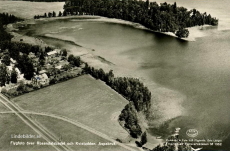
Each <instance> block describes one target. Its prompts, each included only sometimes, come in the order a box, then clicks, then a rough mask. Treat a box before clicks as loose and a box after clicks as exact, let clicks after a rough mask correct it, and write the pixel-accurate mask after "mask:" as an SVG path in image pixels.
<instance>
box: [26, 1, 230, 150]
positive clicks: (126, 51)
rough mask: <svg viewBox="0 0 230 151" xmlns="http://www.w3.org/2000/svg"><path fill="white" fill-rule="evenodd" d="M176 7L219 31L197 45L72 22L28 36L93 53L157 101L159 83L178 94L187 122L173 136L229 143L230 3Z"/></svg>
mask: <svg viewBox="0 0 230 151" xmlns="http://www.w3.org/2000/svg"><path fill="white" fill-rule="evenodd" d="M167 1H168V2H174V0H167ZM176 1H177V4H178V5H183V6H185V7H188V8H197V9H199V10H200V11H201V12H204V11H206V12H207V13H211V14H213V16H216V17H217V18H219V19H220V25H219V27H218V28H206V29H203V30H202V32H203V33H205V35H206V36H205V37H201V38H197V39H196V42H184V41H180V40H178V39H176V38H172V37H168V36H164V35H161V34H155V33H152V32H149V31H145V30H140V29H135V28H133V27H130V26H127V25H119V24H112V23H103V22H97V21H90V22H86V21H79V20H71V19H69V20H62V21H53V22H47V23H45V24H39V25H33V26H32V27H31V28H30V30H29V31H27V32H28V33H27V34H29V35H43V36H44V35H46V36H51V37H54V38H59V39H64V40H69V41H73V42H75V43H77V44H79V45H81V46H83V47H86V48H91V49H95V51H94V52H92V53H94V54H95V55H99V56H102V57H104V58H105V59H106V60H109V61H111V62H112V63H114V64H115V65H116V66H119V67H121V68H122V69H121V70H127V74H128V75H132V76H134V77H140V78H141V79H142V80H143V81H144V82H145V83H146V84H147V85H148V87H149V88H150V90H151V91H152V92H153V95H154V92H156V89H157V88H156V84H154V83H157V86H158V87H165V88H167V89H170V90H173V92H175V93H174V94H175V95H173V96H172V101H174V100H177V99H181V96H183V97H182V98H183V99H182V100H183V102H182V106H183V108H184V110H183V116H182V117H180V118H177V119H175V120H173V121H172V122H170V123H169V131H170V130H173V129H174V128H175V127H181V128H182V130H181V135H182V136H183V137H186V135H185V131H186V130H187V129H189V128H195V129H197V130H198V131H199V135H198V138H206V139H209V138H210V139H226V138H227V137H228V136H229V132H230V127H229V125H230V116H229V109H230V43H229V41H230V31H229V30H228V29H230V19H229V16H230V13H229V10H230V8H229V7H230V5H228V4H229V2H228V1H227V0H221V1H217V0H176ZM158 2H163V1H162V0H158ZM38 27H39V28H38ZM47 34H48V35H47ZM170 97H171V96H169V97H168V99H170ZM166 112H167V111H166ZM152 133H153V134H154V133H155V132H154V130H153V131H152ZM228 141H229V137H228ZM229 146H230V145H229V144H228V143H226V144H225V146H224V147H222V148H228V149H229V150H230V148H229Z"/></svg>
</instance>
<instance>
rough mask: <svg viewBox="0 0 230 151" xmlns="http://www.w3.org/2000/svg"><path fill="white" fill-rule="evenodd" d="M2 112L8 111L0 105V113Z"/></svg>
mask: <svg viewBox="0 0 230 151" xmlns="http://www.w3.org/2000/svg"><path fill="white" fill-rule="evenodd" d="M4 111H10V110H9V109H8V108H6V107H5V106H4V105H3V104H2V103H0V112H4Z"/></svg>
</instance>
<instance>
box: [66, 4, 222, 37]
mask: <svg viewBox="0 0 230 151" xmlns="http://www.w3.org/2000/svg"><path fill="white" fill-rule="evenodd" d="M64 10H65V13H67V14H71V15H75V14H77V15H83V14H86V15H100V16H105V17H109V18H118V19H123V20H128V21H132V22H136V23H140V24H142V25H144V26H145V27H147V28H149V29H151V30H154V31H160V32H172V33H175V34H176V35H177V36H178V37H179V38H182V37H187V36H188V35H189V32H188V30H186V29H185V28H187V27H192V26H196V25H199V26H201V25H204V24H208V25H214V26H215V25H218V20H217V19H216V18H213V17H211V15H210V14H207V13H206V12H205V13H200V12H199V11H198V10H196V9H192V10H187V9H186V8H184V7H178V6H177V4H176V2H175V3H174V4H168V3H166V2H165V3H161V4H160V5H159V4H158V3H156V2H149V0H147V1H146V2H144V1H137V0H67V1H66V3H65V5H64Z"/></svg>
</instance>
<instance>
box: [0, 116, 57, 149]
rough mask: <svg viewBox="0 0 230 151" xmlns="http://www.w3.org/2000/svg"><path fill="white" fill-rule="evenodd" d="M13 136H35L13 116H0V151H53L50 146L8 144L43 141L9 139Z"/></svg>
mask: <svg viewBox="0 0 230 151" xmlns="http://www.w3.org/2000/svg"><path fill="white" fill-rule="evenodd" d="M13 134H16V135H18V134H31V135H37V133H36V132H34V131H33V130H32V129H31V128H30V127H29V126H27V125H26V124H24V122H22V121H21V119H19V118H18V117H17V116H16V115H15V114H0V151H29V150H30V151H55V149H54V148H53V147H52V146H37V145H33V146H26V145H23V146H22V145H21V146H16V145H12V144H10V141H14V142H17V141H20V142H27V141H30V142H36V141H42V142H44V141H45V140H44V139H42V138H31V139H28V138H11V135H13Z"/></svg>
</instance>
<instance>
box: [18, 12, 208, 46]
mask: <svg viewBox="0 0 230 151" xmlns="http://www.w3.org/2000/svg"><path fill="white" fill-rule="evenodd" d="M65 19H72V20H71V21H81V19H82V20H85V21H99V22H107V23H116V24H123V25H129V26H132V27H134V28H137V29H142V30H147V31H151V32H153V33H159V34H163V35H167V36H170V37H174V38H177V39H179V40H183V41H187V42H194V41H196V38H199V37H204V36H205V35H204V34H203V33H202V32H201V29H203V28H207V27H211V25H203V26H193V27H188V28H186V29H188V30H189V37H187V38H178V37H177V36H176V35H175V34H174V33H172V32H160V31H154V30H151V29H149V28H146V27H145V26H143V25H141V24H139V23H135V22H131V21H126V20H122V19H116V18H108V17H103V16H96V15H95V16H93V15H81V16H77V15H75V16H62V17H51V18H40V19H36V21H38V22H40V21H54V20H65ZM74 19H76V20H74ZM79 19H80V20H79ZM20 23H21V24H35V20H34V19H26V20H25V21H22V22H20Z"/></svg>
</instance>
